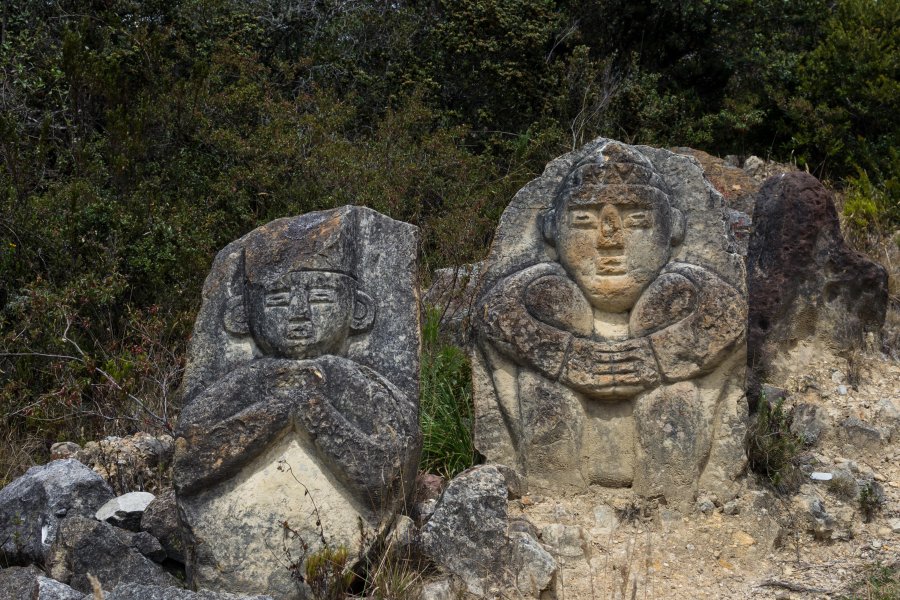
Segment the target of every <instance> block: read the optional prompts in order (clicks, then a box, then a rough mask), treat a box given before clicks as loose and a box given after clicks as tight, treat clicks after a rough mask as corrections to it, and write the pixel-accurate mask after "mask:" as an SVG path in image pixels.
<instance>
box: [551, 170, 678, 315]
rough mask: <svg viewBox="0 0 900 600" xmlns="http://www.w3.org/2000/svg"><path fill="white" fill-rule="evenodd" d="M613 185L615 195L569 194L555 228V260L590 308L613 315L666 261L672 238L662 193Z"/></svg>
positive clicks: (635, 296) (630, 304) (631, 301)
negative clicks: (589, 303)
mask: <svg viewBox="0 0 900 600" xmlns="http://www.w3.org/2000/svg"><path fill="white" fill-rule="evenodd" d="M617 187H618V189H617V190H616V192H617V194H616V195H613V194H609V193H605V194H595V193H590V192H591V191H592V190H591V189H587V190H586V192H588V193H578V192H576V193H574V194H572V196H570V197H569V198H568V199H567V200H566V202H564V203H563V205H562V206H561V207H560V208H562V210H561V212H560V213H559V214H558V215H557V219H558V221H557V232H556V234H557V235H556V247H557V250H558V251H559V261H560V263H561V264H562V265H563V267H564V268H565V269H566V271H567V272H568V273H569V275H570V276H571V277H572V278H573V279H574V280H575V282H576V283H577V284H578V287H579V288H581V291H582V292H584V294H585V296H587V298H588V300H589V301H590V302H591V304H592V305H593V306H594V307H595V308H597V309H599V310H603V311H606V312H613V313H618V312H625V311H628V310H630V309H631V308H632V307H633V306H634V304H635V302H637V300H638V298H639V297H640V295H641V293H642V292H643V291H644V290H645V289H646V288H647V286H648V285H650V283H652V282H653V280H654V279H656V277H657V275H658V274H659V272H660V270H661V269H662V267H663V266H664V265H665V264H666V263H667V262H668V260H669V253H670V247H671V242H672V236H671V231H672V223H671V210H670V208H669V204H668V201H667V199H666V197H665V195H664V194H663V193H662V192H660V191H659V190H655V189H653V188H648V187H643V186H640V187H637V186H634V187H625V186H617ZM606 191H611V190H610V189H609V188H607V190H606Z"/></svg>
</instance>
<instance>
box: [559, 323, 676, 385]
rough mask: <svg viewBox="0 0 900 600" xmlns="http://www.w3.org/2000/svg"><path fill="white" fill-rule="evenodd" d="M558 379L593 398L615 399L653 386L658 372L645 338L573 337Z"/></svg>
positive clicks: (657, 381)
mask: <svg viewBox="0 0 900 600" xmlns="http://www.w3.org/2000/svg"><path fill="white" fill-rule="evenodd" d="M560 381H562V382H563V383H565V384H566V385H568V386H570V387H572V388H573V389H575V390H577V391H579V392H581V393H583V394H586V395H587V396H590V397H592V398H597V399H601V400H617V399H625V398H630V397H632V396H634V395H635V394H637V393H639V392H641V391H643V390H646V389H649V388H651V387H654V386H656V384H657V383H659V372H658V369H657V366H656V359H655V358H654V356H653V351H652V350H651V349H650V343H649V341H648V339H647V338H635V339H631V340H626V341H623V342H597V341H594V340H588V339H585V338H579V337H576V338H574V339H573V340H572V347H571V350H570V351H569V356H568V360H567V361H566V364H565V366H564V367H563V371H562V373H561V375H560Z"/></svg>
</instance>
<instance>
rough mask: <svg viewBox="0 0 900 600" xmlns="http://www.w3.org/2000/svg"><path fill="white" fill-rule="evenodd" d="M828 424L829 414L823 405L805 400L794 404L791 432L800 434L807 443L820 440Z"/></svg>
mask: <svg viewBox="0 0 900 600" xmlns="http://www.w3.org/2000/svg"><path fill="white" fill-rule="evenodd" d="M827 426H828V423H827V415H826V414H825V411H823V410H822V408H821V407H819V406H817V405H815V404H809V403H805V402H801V403H799V404H796V405H795V406H794V412H793V420H792V421H791V433H793V434H795V435H797V436H799V437H800V439H801V440H802V441H803V443H804V444H805V445H807V446H812V445H813V444H815V443H816V442H818V441H819V438H821V437H822V433H823V432H824V431H825V428H826V427H827Z"/></svg>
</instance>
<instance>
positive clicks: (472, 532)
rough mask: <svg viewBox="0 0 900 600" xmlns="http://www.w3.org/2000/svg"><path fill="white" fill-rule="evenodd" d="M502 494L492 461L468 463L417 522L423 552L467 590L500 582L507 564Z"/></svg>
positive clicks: (503, 486)
mask: <svg viewBox="0 0 900 600" xmlns="http://www.w3.org/2000/svg"><path fill="white" fill-rule="evenodd" d="M506 499H507V492H506V481H505V480H504V479H503V475H501V474H500V472H499V471H498V470H497V469H496V468H495V467H494V466H492V465H486V466H480V467H473V468H472V469H469V470H468V471H465V472H463V473H461V474H460V475H458V476H456V477H455V478H454V479H453V480H451V481H450V485H448V486H447V489H446V490H445V491H444V495H443V496H441V499H440V501H439V502H438V505H437V507H436V508H435V511H434V514H433V515H432V516H431V519H429V521H428V523H426V524H425V526H424V527H422V531H421V543H422V548H423V550H424V551H425V553H426V554H428V555H429V556H430V557H431V558H432V559H433V560H434V561H435V562H436V563H437V564H438V565H440V566H441V567H443V568H445V569H446V570H448V571H449V572H451V573H453V574H454V575H456V576H458V577H460V578H461V579H462V580H463V581H465V583H466V586H467V587H468V589H469V592H470V593H472V594H475V595H484V594H486V593H487V592H488V590H490V589H491V588H492V587H495V586H497V585H499V583H500V577H501V574H502V573H503V569H504V567H505V566H506V565H507V564H508V559H509V543H508V538H507V536H506V529H507V519H508V516H507V508H506Z"/></svg>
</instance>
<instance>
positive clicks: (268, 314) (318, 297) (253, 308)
mask: <svg viewBox="0 0 900 600" xmlns="http://www.w3.org/2000/svg"><path fill="white" fill-rule="evenodd" d="M355 289H356V283H355V282H354V281H353V280H352V279H351V278H350V277H348V276H347V275H344V274H341V273H334V272H328V271H292V272H290V273H287V274H285V275H283V276H282V277H280V278H279V279H277V280H276V281H275V282H274V283H270V284H268V285H266V286H252V287H251V289H250V290H249V292H250V303H249V307H250V330H251V332H252V333H253V337H254V338H255V339H256V342H257V343H258V344H259V345H260V347H261V348H262V349H263V350H264V351H265V352H266V353H267V354H270V355H274V356H279V357H283V358H293V359H304V358H313V357H316V356H321V355H323V354H336V353H339V352H340V350H341V347H342V346H343V344H344V341H345V340H346V339H347V337H348V336H349V334H350V329H351V326H352V323H353V313H354V295H355V293H356V292H355Z"/></svg>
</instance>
